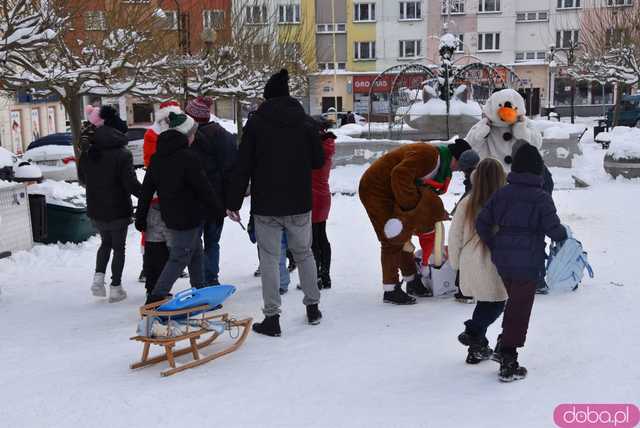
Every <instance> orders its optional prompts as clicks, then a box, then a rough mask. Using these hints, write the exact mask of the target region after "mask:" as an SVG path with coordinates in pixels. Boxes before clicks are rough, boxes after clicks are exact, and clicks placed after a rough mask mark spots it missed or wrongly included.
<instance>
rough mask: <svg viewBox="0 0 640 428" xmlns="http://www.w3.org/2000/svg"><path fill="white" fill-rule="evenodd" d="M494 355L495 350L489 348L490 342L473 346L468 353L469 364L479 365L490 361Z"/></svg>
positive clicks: (486, 341)
mask: <svg viewBox="0 0 640 428" xmlns="http://www.w3.org/2000/svg"><path fill="white" fill-rule="evenodd" d="M492 355H493V350H492V349H491V348H489V341H488V340H487V339H485V340H484V341H483V343H482V344H479V345H476V344H474V345H471V346H469V350H468V352H467V359H466V362H467V364H478V363H481V362H483V361H486V360H488V359H489V358H491V356H492Z"/></svg>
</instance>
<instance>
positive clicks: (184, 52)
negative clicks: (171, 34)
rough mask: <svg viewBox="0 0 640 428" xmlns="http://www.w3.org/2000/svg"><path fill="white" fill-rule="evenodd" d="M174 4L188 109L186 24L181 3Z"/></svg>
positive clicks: (176, 1) (183, 106)
mask: <svg viewBox="0 0 640 428" xmlns="http://www.w3.org/2000/svg"><path fill="white" fill-rule="evenodd" d="M173 2H174V3H175V5H176V14H177V17H178V45H179V47H180V48H181V50H182V62H183V64H182V91H183V92H184V98H183V100H182V108H186V107H187V98H188V94H189V82H188V79H187V68H186V64H184V61H185V60H186V58H187V44H186V43H185V40H184V34H183V32H184V25H183V24H184V22H183V20H182V18H183V17H182V10H181V9H180V3H178V0H173Z"/></svg>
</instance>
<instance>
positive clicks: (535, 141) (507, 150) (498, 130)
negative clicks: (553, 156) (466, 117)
mask: <svg viewBox="0 0 640 428" xmlns="http://www.w3.org/2000/svg"><path fill="white" fill-rule="evenodd" d="M526 113H527V111H526V107H525V105H524V99H523V98H522V96H521V95H520V94H519V93H518V92H516V91H514V90H513V89H503V90H500V91H497V92H494V93H493V94H492V95H491V96H490V97H489V99H488V100H487V103H486V104H485V106H484V109H483V118H482V119H481V120H480V122H478V123H476V124H475V125H474V126H473V127H472V128H471V129H470V130H469V133H468V134H467V137H466V140H467V142H468V143H469V144H470V145H471V147H472V148H473V149H474V150H475V151H476V152H478V154H479V155H480V158H481V159H484V158H487V157H492V158H495V159H498V160H499V161H500V162H501V163H502V165H503V166H504V167H505V169H506V170H507V171H510V170H511V162H512V150H513V145H514V144H515V143H516V141H519V140H523V141H526V142H527V143H529V144H531V145H532V146H535V147H536V148H537V149H538V150H539V149H540V147H541V146H542V135H541V134H540V132H539V131H538V130H536V129H534V128H533V126H532V125H531V122H530V121H529V120H528V119H527V117H526Z"/></svg>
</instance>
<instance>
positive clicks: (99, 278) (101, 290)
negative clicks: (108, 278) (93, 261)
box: [91, 272, 107, 297]
mask: <svg viewBox="0 0 640 428" xmlns="http://www.w3.org/2000/svg"><path fill="white" fill-rule="evenodd" d="M91 293H92V294H93V295H94V296H96V297H107V290H106V288H105V287H104V273H101V272H96V273H95V274H94V275H93V284H91Z"/></svg>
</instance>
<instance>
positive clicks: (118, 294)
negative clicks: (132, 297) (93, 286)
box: [109, 285, 127, 303]
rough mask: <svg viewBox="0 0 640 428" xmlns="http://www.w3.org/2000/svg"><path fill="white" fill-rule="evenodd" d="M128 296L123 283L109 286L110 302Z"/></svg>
mask: <svg viewBox="0 0 640 428" xmlns="http://www.w3.org/2000/svg"><path fill="white" fill-rule="evenodd" d="M126 298H127V292H126V291H124V288H122V285H112V286H110V287H109V303H116V302H119V301H121V300H124V299H126Z"/></svg>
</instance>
